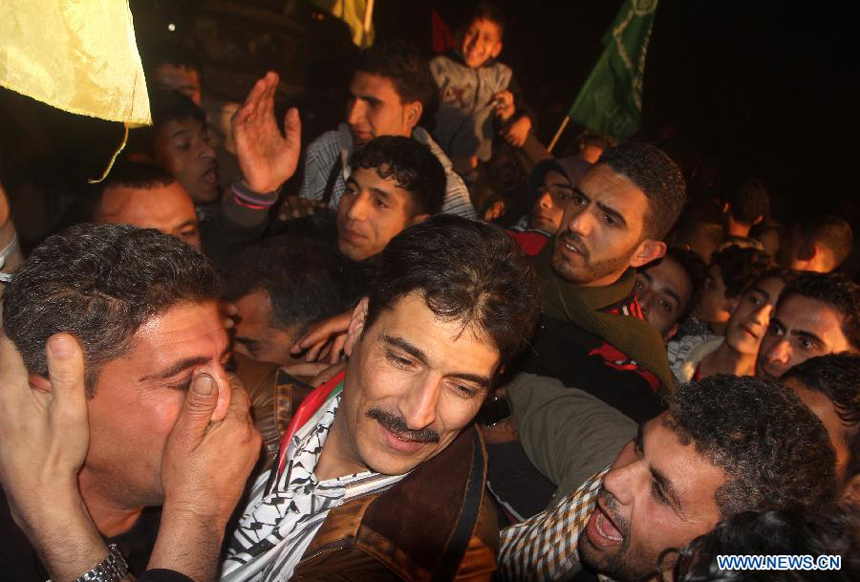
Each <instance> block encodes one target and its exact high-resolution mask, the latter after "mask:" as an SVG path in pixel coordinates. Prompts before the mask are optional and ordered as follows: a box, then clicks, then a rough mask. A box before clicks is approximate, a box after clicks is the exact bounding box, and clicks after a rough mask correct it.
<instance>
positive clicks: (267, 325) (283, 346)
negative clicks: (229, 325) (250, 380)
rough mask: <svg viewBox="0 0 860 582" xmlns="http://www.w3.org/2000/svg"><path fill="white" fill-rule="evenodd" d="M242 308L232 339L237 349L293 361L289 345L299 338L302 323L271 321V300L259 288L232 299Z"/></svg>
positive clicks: (264, 358) (257, 357) (273, 359)
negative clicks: (285, 326)
mask: <svg viewBox="0 0 860 582" xmlns="http://www.w3.org/2000/svg"><path fill="white" fill-rule="evenodd" d="M233 305H235V306H236V309H237V310H238V311H239V317H238V318H237V321H236V335H235V336H234V337H233V343H234V346H235V349H236V351H237V352H239V353H241V354H245V355H246V356H248V357H249V358H251V359H253V360H259V361H261V362H275V363H278V364H291V363H293V362H294V360H295V359H294V358H293V357H292V356H291V355H290V348H291V347H292V345H293V344H294V343H295V342H296V340H298V339H299V337H300V336H301V334H300V333H299V331H300V330H299V329H298V328H299V326H296V327H295V328H292V329H290V328H288V329H280V328H277V327H274V326H273V325H272V301H271V298H270V297H269V294H268V292H266V291H264V290H262V289H257V290H255V291H252V292H251V293H248V294H247V295H245V296H243V297H240V298H239V299H237V300H236V301H233Z"/></svg>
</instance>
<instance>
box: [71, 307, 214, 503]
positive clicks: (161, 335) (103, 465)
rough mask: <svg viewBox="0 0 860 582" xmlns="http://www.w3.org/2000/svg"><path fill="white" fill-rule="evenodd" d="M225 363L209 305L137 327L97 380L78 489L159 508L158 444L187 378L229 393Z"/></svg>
mask: <svg viewBox="0 0 860 582" xmlns="http://www.w3.org/2000/svg"><path fill="white" fill-rule="evenodd" d="M229 356H230V352H229V345H228V341H227V333H226V332H225V331H224V326H223V324H222V323H221V317H220V314H219V312H218V309H217V307H216V304H215V302H214V301H207V302H203V303H181V304H179V305H176V306H174V307H172V308H170V309H168V310H167V311H166V312H164V313H162V314H161V315H157V316H155V317H153V318H152V319H150V320H149V321H147V322H146V323H144V324H143V325H142V326H141V327H140V328H139V329H138V330H137V333H135V334H134V337H133V341H132V344H131V349H130V350H129V352H128V353H127V354H125V355H124V356H122V357H119V358H116V359H114V360H111V361H109V362H108V363H107V364H105V365H104V367H103V368H102V370H101V372H100V373H99V376H98V379H97V380H96V384H95V394H94V396H93V397H92V398H91V399H90V400H89V403H88V408H89V423H90V447H89V450H88V452H87V458H86V461H85V463H84V468H83V470H82V472H81V477H80V478H81V482H82V484H83V483H84V482H87V483H88V484H89V485H90V486H96V487H97V488H98V490H99V491H100V492H101V494H102V495H103V496H106V497H108V498H111V499H112V500H113V501H114V503H116V504H118V506H119V507H128V508H135V507H140V506H152V505H160V504H161V503H162V501H163V497H164V493H163V490H162V486H161V457H162V453H163V451H164V444H165V442H166V441H167V436H168V434H169V433H170V431H171V430H172V429H173V425H174V424H175V423H176V419H177V418H178V417H179V411H180V410H181V408H182V405H183V402H184V400H185V392H186V390H188V387H189V385H190V382H191V378H192V377H193V376H194V375H195V374H196V373H198V372H206V373H207V374H209V375H210V376H212V378H213V379H214V380H215V382H216V384H217V385H218V386H219V389H220V388H222V387H229V386H230V382H229V380H228V379H227V373H226V371H225V369H224V364H225V362H226V361H227V360H228V359H229ZM96 484H97V485H96Z"/></svg>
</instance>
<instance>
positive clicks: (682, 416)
mask: <svg viewBox="0 0 860 582" xmlns="http://www.w3.org/2000/svg"><path fill="white" fill-rule="evenodd" d="M668 412H669V414H668V416H667V417H666V420H665V421H664V422H665V423H666V424H667V426H669V428H671V429H673V430H674V431H675V432H676V433H677V434H678V436H679V438H680V439H681V442H682V443H683V444H690V443H692V444H693V445H694V446H695V447H696V450H697V451H698V452H699V454H701V455H702V456H703V457H704V458H705V459H707V460H708V461H709V462H710V463H712V464H713V465H715V466H717V467H719V468H721V469H723V470H724V471H725V472H726V481H725V483H724V484H723V485H722V486H721V487H720V488H719V489H717V492H716V502H717V505H718V507H719V508H720V515H721V516H722V518H724V519H725V518H726V517H728V516H730V515H732V514H733V513H737V512H738V511H744V510H748V509H754V508H773V509H783V508H787V507H793V506H795V505H808V504H812V503H819V502H829V501H832V500H833V499H834V497H835V494H836V476H835V469H836V456H835V453H834V451H833V447H832V446H831V444H830V439H829V436H828V434H827V429H826V428H825V427H824V425H823V424H822V423H821V421H820V420H819V419H818V417H816V416H815V415H814V414H813V413H812V411H811V410H809V408H807V407H806V406H804V404H803V402H802V401H801V400H800V398H799V397H798V396H797V395H796V394H795V393H794V392H793V391H790V390H786V389H785V387H784V386H782V385H780V384H777V383H776V382H769V381H765V380H758V379H755V378H751V377H748V376H743V377H738V376H732V375H729V374H717V375H714V376H709V377H707V378H705V379H704V380H702V381H701V382H690V383H687V384H682V385H680V386H679V387H678V388H677V389H676V390H675V392H673V393H672V394H671V395H670V396H669V411H668Z"/></svg>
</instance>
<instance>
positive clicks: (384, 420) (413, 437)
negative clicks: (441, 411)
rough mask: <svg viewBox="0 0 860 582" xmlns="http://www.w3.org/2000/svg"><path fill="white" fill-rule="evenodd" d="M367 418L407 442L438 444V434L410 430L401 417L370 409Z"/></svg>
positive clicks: (427, 429)
mask: <svg viewBox="0 0 860 582" xmlns="http://www.w3.org/2000/svg"><path fill="white" fill-rule="evenodd" d="M366 414H367V416H368V417H369V418H372V419H373V420H375V421H376V422H378V423H379V424H381V425H382V427H383V428H384V429H385V430H387V431H388V432H391V433H393V434H395V435H397V436H398V437H399V438H401V439H403V440H408V441H416V442H421V443H438V442H439V433H438V432H436V431H435V430H433V429H432V428H422V429H420V430H410V429H409V427H408V426H406V420H404V418H403V417H402V416H398V415H396V414H392V413H390V412H386V411H385V410H382V409H380V408H371V409H370V410H368V411H367V413H366Z"/></svg>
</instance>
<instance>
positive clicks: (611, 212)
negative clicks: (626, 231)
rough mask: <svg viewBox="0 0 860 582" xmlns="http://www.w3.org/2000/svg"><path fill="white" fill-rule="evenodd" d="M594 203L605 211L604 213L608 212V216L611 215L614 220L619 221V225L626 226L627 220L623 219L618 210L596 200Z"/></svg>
mask: <svg viewBox="0 0 860 582" xmlns="http://www.w3.org/2000/svg"><path fill="white" fill-rule="evenodd" d="M595 204H596V206H597V207H598V208H599V209H601V210H602V211H603V212H605V213H606V214H608V215H609V216H611V217H612V218H614V219H615V220H617V221H618V222H620V223H621V226H627V220H625V219H624V216H623V215H622V214H621V213H620V212H618V211H617V210H615V209H614V208H612V207H611V206H607V205H606V204H604V203H603V202H597V203H595Z"/></svg>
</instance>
